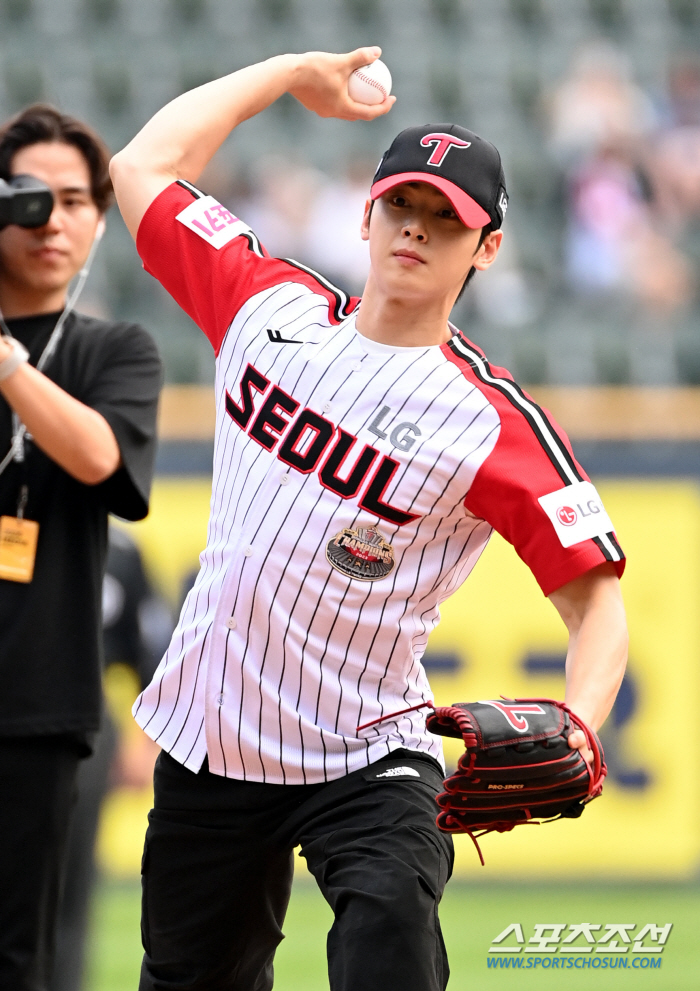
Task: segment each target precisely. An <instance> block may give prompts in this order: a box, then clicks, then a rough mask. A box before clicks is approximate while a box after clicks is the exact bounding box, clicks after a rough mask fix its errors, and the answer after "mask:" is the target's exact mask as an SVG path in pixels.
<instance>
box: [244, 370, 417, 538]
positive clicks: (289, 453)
mask: <svg viewBox="0 0 700 991" xmlns="http://www.w3.org/2000/svg"><path fill="white" fill-rule="evenodd" d="M270 386H272V387H271V388H270ZM268 389H269V392H268V391H267V390H268ZM239 391H240V402H239V403H237V402H236V401H235V400H234V399H233V398H232V397H231V394H230V393H229V392H228V391H227V392H226V412H227V413H228V415H229V416H230V417H231V419H232V420H233V422H234V423H236V424H237V425H238V426H239V427H240V428H241V430H246V431H247V433H248V436H249V437H251V438H252V439H253V440H254V441H255V442H256V443H257V444H260V446H261V447H263V448H264V449H265V450H266V451H269V452H272V451H273V449H274V448H275V447H276V446H277V445H278V444H279V442H280V441H282V443H281V444H280V446H279V448H278V450H277V457H278V458H279V460H280V461H283V462H284V463H285V464H287V465H289V466H290V468H294V469H295V471H298V472H301V473H302V474H308V473H310V472H312V471H318V475H319V480H320V482H321V485H323V487H324V488H326V489H330V491H331V492H335V494H336V495H339V496H340V497H341V498H342V499H353V498H355V497H356V496H357V495H358V493H359V491H360V489H362V487H363V486H364V485H365V482H367V479H368V478H369V483H368V484H367V486H366V488H365V490H364V494H363V495H362V498H361V499H360V500H359V506H360V508H361V509H364V510H366V511H367V512H368V513H372V514H373V515H375V516H378V517H379V518H380V519H382V520H386V521H387V522H389V523H394V524H395V525H396V526H405V525H406V523H412V522H413V520H417V519H418V514H417V513H407V512H404V511H403V510H401V509H399V508H397V507H396V506H391V505H389V504H388V503H387V502H385V501H384V494H385V492H386V490H387V488H388V487H389V484H390V483H391V480H392V478H393V477H394V475H395V474H396V471H397V469H398V468H399V467H400V464H399V462H398V461H396V460H394V458H390V457H388V456H387V455H383V456H382V457H381V458H380V454H379V451H378V450H377V449H376V448H375V447H371V446H370V445H369V444H365V446H364V448H363V449H362V451H361V452H360V454H359V455H358V456H356V457H355V462H354V465H353V467H352V468H351V469H350V471H349V472H348V470H347V468H345V462H346V461H349V460H350V458H351V454H352V451H353V449H354V448H355V445H356V444H358V443H359V442H358V439H357V437H355V436H354V435H353V434H351V433H349V432H348V431H346V430H343V429H342V427H337V426H336V425H335V424H334V423H332V422H331V421H330V420H327V419H326V418H325V417H323V416H321V414H320V413H316V412H315V411H314V410H312V409H309V408H308V407H307V408H306V409H304V410H302V412H301V413H300V414H299V416H298V417H297V419H296V420H292V417H293V416H294V414H295V413H296V412H297V410H298V409H299V403H298V402H297V400H296V399H294V398H293V397H292V396H289V395H288V394H287V393H286V392H285V391H284V390H283V389H280V387H279V386H277V385H272V383H271V381H270V380H269V379H268V378H267V377H266V376H265V375H263V374H262V372H259V371H258V370H257V369H256V368H255V367H254V366H253V365H250V364H249V365H248V367H247V368H246V370H245V372H244V373H243V376H242V378H241V381H240V383H239ZM253 392H256V393H258V394H259V395H261V396H262V395H265V393H266V392H267V396H266V398H265V400H264V402H263V403H262V405H261V407H260V409H259V410H258V411H257V414H256V415H255V417H253V413H254V412H255V400H254V397H253ZM378 459H379V460H378ZM341 469H343V474H342V475H341ZM372 469H374V472H373V474H371V477H370V472H371V471H372Z"/></svg>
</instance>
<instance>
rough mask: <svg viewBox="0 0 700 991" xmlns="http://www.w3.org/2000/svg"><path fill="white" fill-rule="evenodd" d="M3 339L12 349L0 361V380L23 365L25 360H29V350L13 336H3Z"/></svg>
mask: <svg viewBox="0 0 700 991" xmlns="http://www.w3.org/2000/svg"><path fill="white" fill-rule="evenodd" d="M3 340H4V341H7V343H8V344H9V345H10V347H11V348H12V350H11V351H10V353H9V354H8V356H7V357H6V358H5V359H4V361H0V382H2V380H3V379H6V378H8V377H9V376H10V375H12V373H13V372H16V371H17V369H18V368H19V366H20V365H23V364H24V362H25V361H29V351H27V349H26V348H25V346H24V344H22V343H21V342H20V341H18V340H17V339H16V338H15V337H4V338H3Z"/></svg>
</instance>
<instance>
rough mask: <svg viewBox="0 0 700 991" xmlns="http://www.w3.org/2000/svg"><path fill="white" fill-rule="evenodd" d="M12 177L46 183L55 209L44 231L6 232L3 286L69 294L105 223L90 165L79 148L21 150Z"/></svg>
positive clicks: (0, 271) (0, 234)
mask: <svg viewBox="0 0 700 991" xmlns="http://www.w3.org/2000/svg"><path fill="white" fill-rule="evenodd" d="M11 172H12V175H21V174H23V173H26V174H28V175H32V176H35V177H36V178H37V179H41V180H42V181H43V182H45V183H46V184H47V185H48V186H49V187H50V188H51V191H52V193H53V196H54V208H53V212H52V214H51V216H50V218H49V220H48V223H46V224H44V226H43V227H35V228H31V229H29V228H24V227H17V226H16V225H11V226H9V227H6V228H5V229H4V230H3V231H0V282H7V283H11V284H12V288H13V290H14V291H15V292H16V291H20V292H21V291H22V290H24V291H26V292H29V293H31V294H32V295H37V294H38V295H40V294H41V293H42V292H46V293H52V292H56V290H60V289H63V288H66V287H67V286H68V283H69V282H70V280H71V279H72V278H73V276H74V275H76V274H77V272H79V271H80V269H81V268H82V266H83V264H84V263H85V260H86V259H87V256H88V253H89V251H90V246H91V245H92V242H93V239H94V237H95V232H96V230H97V225H98V223H99V220H100V213H99V211H98V209H97V207H96V206H95V203H94V202H93V199H92V194H91V191H90V171H89V169H88V165H87V162H86V161H85V159H84V158H83V156H82V154H81V153H80V151H78V149H77V148H75V147H74V146H73V145H68V144H63V143H62V142H58V141H52V142H41V143H39V144H33V145H28V146H27V147H26V148H21V149H20V150H19V151H18V152H17V154H16V155H15V156H14V158H13V159H12V164H11Z"/></svg>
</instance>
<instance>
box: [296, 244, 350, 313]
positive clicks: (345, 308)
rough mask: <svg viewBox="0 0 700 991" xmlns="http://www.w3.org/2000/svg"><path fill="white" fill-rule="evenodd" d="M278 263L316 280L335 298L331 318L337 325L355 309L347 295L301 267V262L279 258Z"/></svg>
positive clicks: (310, 270) (321, 277)
mask: <svg viewBox="0 0 700 991" xmlns="http://www.w3.org/2000/svg"><path fill="white" fill-rule="evenodd" d="M280 261H283V262H285V263H286V264H287V265H291V266H292V267H293V268H298V269H299V271H300V272H305V273H306V274H307V275H310V276H311V277H312V278H314V279H316V281H317V282H318V284H319V285H320V286H322V287H323V288H324V289H325V290H326V291H327V292H329V293H331V295H332V296H334V297H335V306H334V307H333V317H334V319H335V320H337V321H338V322H339V323H340V321H341V320H343V319H344V318H345V317H349V316H350V314H351V313H352V312H353V310H354V309H355V307H354V306H353V305H351V299H350V297H349V296H348V295H347V293H344V292H343V290H342V289H338V287H337V286H334V285H333V283H332V282H329V281H328V279H325V278H324V277H323V276H322V275H319V274H318V272H314V270H313V269H312V268H307V267H306V265H302V264H301V262H295V261H294V259H293V258H281V259H280Z"/></svg>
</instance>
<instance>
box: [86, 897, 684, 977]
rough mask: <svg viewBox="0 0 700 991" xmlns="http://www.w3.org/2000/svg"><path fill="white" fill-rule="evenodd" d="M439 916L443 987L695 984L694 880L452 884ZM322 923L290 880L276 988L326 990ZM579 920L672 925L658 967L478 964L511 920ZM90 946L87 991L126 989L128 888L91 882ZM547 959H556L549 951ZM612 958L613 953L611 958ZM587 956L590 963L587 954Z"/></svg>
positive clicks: (131, 968) (133, 938)
mask: <svg viewBox="0 0 700 991" xmlns="http://www.w3.org/2000/svg"><path fill="white" fill-rule="evenodd" d="M440 914H441V919H442V925H443V930H444V934H445V942H446V943H447V947H448V952H449V955H450V964H451V971H452V974H451V978H450V983H449V988H450V991H467V989H469V991H473V989H479V991H481V989H486V991H492V989H493V991H501V989H506V988H508V989H513V988H519V989H523V991H530V989H535V988H536V989H537V991H543V989H546V988H547V987H551V988H552V989H554V988H556V989H557V991H560V989H568V988H572V989H578V988H582V989H583V988H585V989H594V991H608V989H613V988H616V989H617V988H625V987H627V988H629V989H630V991H639V989H644V988H654V989H657V991H691V989H693V991H695V989H697V988H698V986H700V885H632V884H615V883H610V884H609V885H595V886H594V885H590V886H588V885H580V884H571V883H570V882H562V883H561V884H557V885H546V886H545V885H542V886H533V885H531V884H527V885H526V884H509V885H504V884H499V885H490V886H489V885H486V884H484V883H483V882H480V883H479V884H475V885H467V884H465V883H460V882H453V883H452V884H451V885H449V886H448V888H447V892H446V893H445V897H444V899H443V903H442V908H441V913H440ZM331 921H332V919H331V914H330V911H329V909H328V907H327V906H326V904H325V902H324V901H323V899H322V898H321V896H320V895H319V893H318V891H317V890H316V887H315V885H314V884H313V882H309V881H306V880H303V881H300V882H298V883H297V884H296V885H295V889H294V893H293V896H292V902H291V905H290V908H289V913H288V916H287V921H286V924H285V933H286V936H287V938H286V939H285V940H284V942H283V943H282V945H281V947H280V949H279V951H278V954H277V958H276V963H275V989H276V991H327V989H328V978H327V975H326V961H325V937H326V932H327V931H328V928H329V926H330V924H331ZM583 921H585V922H591V923H601V924H602V925H603V926H605V925H606V924H607V923H632V922H634V923H636V924H637V927H640V926H642V925H645V924H646V923H654V924H656V925H659V926H662V925H665V924H666V923H668V922H672V923H673V930H672V931H671V934H670V936H669V938H668V942H667V944H666V946H665V948H664V950H663V953H662V954H661V955H658V954H657V955H654V959H655V962H656V961H660V966H656V967H653V968H651V967H649V968H646V969H634V970H633V969H632V968H631V966H630V965H631V959H632V958H631V957H630V959H629V960H628V967H627V968H624V969H622V968H620V967H617V966H616V967H615V968H614V969H610V968H609V965H608V968H605V969H603V968H598V969H592V968H591V967H584V968H579V969H576V968H574V967H573V966H572V967H571V969H566V970H562V969H561V967H553V966H552V964H551V961H550V963H549V965H548V966H546V969H544V968H543V966H542V964H541V963H540V964H539V965H538V966H534V959H535V957H533V966H532V967H531V968H530V969H527V968H526V967H525V964H526V963H527V958H526V957H525V956H524V954H522V953H521V954H519V955H518V956H519V957H520V958H522V960H523V964H522V965H521V967H520V969H511V967H503V966H501V965H500V964H497V965H496V967H495V968H494V966H493V965H492V966H491V967H489V966H488V963H487V958H488V957H491V959H492V960H493V959H496V960H498V958H497V957H496V956H495V954H489V953H488V950H489V947H490V945H491V941H492V940H493V939H494V937H495V936H497V935H498V934H499V933H501V932H502V931H503V930H504V929H505V928H506V927H507V926H508V925H509V924H510V923H512V922H519V923H520V924H521V925H522V927H523V931H524V935H525V939H526V940H527V939H529V937H530V936H531V935H532V934H533V931H534V925H535V924H536V923H566V924H567V925H568V924H571V923H576V922H583ZM601 931H603V930H601ZM507 942H512V940H510V939H509V940H507ZM90 947H91V950H90V962H89V973H88V977H87V981H86V989H87V991H136V988H137V986H138V972H139V965H140V959H141V947H140V939H139V888H138V885H136V884H134V883H128V884H127V883H121V884H117V883H114V882H112V883H110V882H104V883H103V884H102V885H101V886H100V888H99V890H98V893H97V897H96V902H95V908H94V913H93V933H92V938H91V941H90ZM509 956H510V957H512V956H513V955H512V954H511V955H509ZM537 956H538V957H539V959H540V960H542V959H543V958H544V955H542V954H538V955H537ZM547 956H549V957H551V954H548V955H547ZM626 956H627V957H629V956H630V955H629V954H627V955H626ZM556 957H557V958H558V959H559V960H561V959H562V958H561V954H560V953H559V952H558V951H557V953H556ZM613 958H614V957H613ZM618 958H619V955H618V957H617V958H614V959H616V962H617V959H618ZM503 959H504V961H505V959H506V955H503ZM590 959H591V962H592V961H593V959H594V958H590ZM649 959H651V956H650V957H649ZM601 963H602V958H601Z"/></svg>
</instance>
